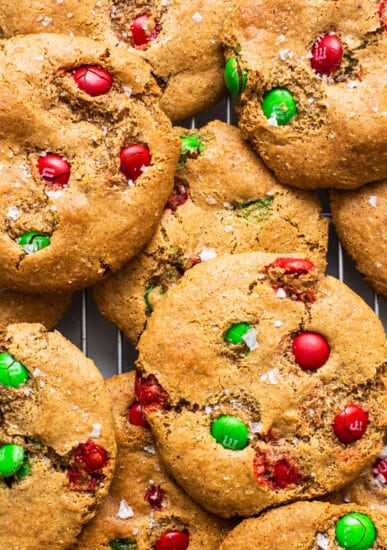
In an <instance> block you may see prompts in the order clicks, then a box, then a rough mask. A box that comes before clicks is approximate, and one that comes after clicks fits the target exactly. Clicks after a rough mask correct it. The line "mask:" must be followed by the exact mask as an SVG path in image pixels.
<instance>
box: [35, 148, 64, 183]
mask: <svg viewBox="0 0 387 550" xmlns="http://www.w3.org/2000/svg"><path fill="white" fill-rule="evenodd" d="M37 166H38V171H39V174H40V176H41V177H42V178H43V179H44V181H45V182H46V183H49V184H50V185H60V186H61V187H64V186H65V185H67V183H68V181H69V179H70V172H71V167H70V164H69V163H68V162H67V160H66V159H64V158H63V157H61V156H59V155H54V154H51V153H50V154H48V155H44V156H43V157H40V158H39V160H38V163H37Z"/></svg>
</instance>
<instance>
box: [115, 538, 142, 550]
mask: <svg viewBox="0 0 387 550" xmlns="http://www.w3.org/2000/svg"><path fill="white" fill-rule="evenodd" d="M109 548H110V549H111V550H137V544H136V543H135V542H134V541H133V540H130V539H114V540H111V541H110V542H109Z"/></svg>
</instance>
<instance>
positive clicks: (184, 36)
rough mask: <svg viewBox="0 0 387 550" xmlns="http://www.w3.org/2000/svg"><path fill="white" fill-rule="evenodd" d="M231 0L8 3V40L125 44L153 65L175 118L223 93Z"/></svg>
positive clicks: (1, 19)
mask: <svg viewBox="0 0 387 550" xmlns="http://www.w3.org/2000/svg"><path fill="white" fill-rule="evenodd" d="M232 4H233V1H232V0H212V1H207V2H203V1H202V0H191V1H190V2H185V3H182V2H173V1H172V0H156V1H152V2H148V3H147V4H144V2H142V1H141V0H130V1H127V0H126V1H122V0H114V1H113V2H111V1H108V0H101V1H100V2H97V3H96V2H95V0H84V1H83V2H81V3H80V2H79V0H66V1H65V2H44V1H37V0H33V1H27V0H21V3H19V4H18V6H17V9H16V8H15V4H14V3H12V2H10V1H8V0H5V1H4V2H3V3H2V10H1V13H0V28H1V29H2V31H3V33H4V35H5V36H8V37H9V36H13V35H14V34H28V33H41V32H47V31H49V32H60V33H64V34H69V33H73V34H75V35H84V36H90V37H93V38H97V39H99V40H103V41H106V42H107V43H108V44H109V45H110V46H115V45H116V44H117V43H119V42H122V43H123V45H124V46H125V47H126V48H127V49H130V50H132V51H135V52H136V53H137V54H138V55H139V56H141V57H142V58H144V59H145V60H146V61H147V62H149V63H150V65H151V67H152V72H153V74H154V76H155V77H156V78H157V81H158V83H159V85H160V86H161V88H162V91H163V93H162V97H161V107H162V108H163V109H164V111H165V112H166V113H167V115H168V116H169V117H170V118H171V119H172V120H180V119H183V118H186V117H189V116H192V115H195V114H196V113H199V112H200V111H204V110H205V109H208V108H209V107H211V106H212V105H214V104H215V103H216V102H217V101H219V100H220V99H221V98H222V97H223V96H224V95H225V94H226V88H225V85H224V80H223V70H224V56H223V49H222V45H221V43H220V31H221V27H222V25H223V21H224V18H225V17H226V15H227V14H228V12H229V10H230V9H231V5H232Z"/></svg>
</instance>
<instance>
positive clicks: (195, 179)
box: [93, 121, 328, 343]
mask: <svg viewBox="0 0 387 550" xmlns="http://www.w3.org/2000/svg"><path fill="white" fill-rule="evenodd" d="M177 132H178V134H179V135H180V139H181V142H182V150H181V159H180V162H179V165H178V169H177V172H176V175H175V188H174V190H173V192H172V195H171V196H170V198H169V200H168V201H167V204H166V206H165V209H164V214H163V217H162V219H161V222H160V225H159V227H158V229H157V230H156V233H155V234H154V236H153V238H152V239H151V241H150V242H149V243H148V245H147V246H146V247H145V248H144V249H143V250H142V251H141V252H140V253H139V254H138V255H137V256H136V258H135V259H134V260H132V261H131V262H130V263H129V264H128V265H127V266H125V267H124V268H123V269H122V270H120V271H119V272H117V273H115V274H114V275H113V276H111V277H109V278H107V279H106V280H105V281H103V282H102V283H101V284H99V285H97V286H95V287H94V290H93V295H94V298H95V300H96V302H97V304H98V306H99V308H100V310H101V312H102V313H103V315H105V316H106V317H107V318H108V319H109V320H110V321H111V322H113V323H114V324H116V325H117V326H119V327H120V329H121V330H122V331H123V332H124V333H125V334H126V335H127V337H128V338H129V339H130V340H131V341H132V342H133V343H136V341H137V340H138V337H139V335H140V334H141V332H142V331H143V330H144V327H145V325H146V321H147V318H148V317H149V316H150V315H151V312H152V310H153V309H154V308H155V307H156V305H157V303H158V302H159V299H160V297H161V296H163V295H164V293H165V292H166V290H167V289H168V288H169V287H171V286H173V285H174V284H176V282H177V280H178V279H179V278H180V277H181V276H182V274H183V273H184V272H185V271H186V270H187V269H189V268H191V267H193V266H194V265H196V264H197V263H199V262H201V261H204V260H206V259H208V258H210V257H213V256H216V255H222V254H232V253H238V252H247V251H251V250H261V251H264V252H281V251H286V252H287V251H288V250H294V251H298V252H299V253H301V254H307V255H308V254H309V255H310V256H311V258H312V259H313V261H315V262H316V263H317V264H318V265H319V266H320V267H322V268H324V267H325V264H326V251H327V240H328V223H327V220H326V219H323V218H322V217H321V206H320V203H319V200H318V198H317V196H316V195H315V194H314V193H312V192H308V191H299V190H294V189H291V188H288V187H285V186H283V185H281V184H279V183H278V182H277V181H276V180H275V178H274V177H273V175H272V173H271V172H270V171H269V170H268V169H267V168H266V167H265V165H264V164H263V162H262V161H261V160H260V159H259V158H258V157H257V156H256V155H255V154H254V152H253V151H252V150H251V149H250V147H249V146H248V145H247V144H246V143H245V142H244V141H243V140H242V137H241V135H240V131H239V130H238V129H237V128H235V127H234V126H230V125H228V124H225V123H223V122H220V121H213V122H210V123H209V124H207V125H206V126H204V127H203V128H201V129H199V130H192V131H190V130H184V129H182V128H180V129H178V130H177Z"/></svg>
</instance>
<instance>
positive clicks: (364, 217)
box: [330, 180, 387, 298]
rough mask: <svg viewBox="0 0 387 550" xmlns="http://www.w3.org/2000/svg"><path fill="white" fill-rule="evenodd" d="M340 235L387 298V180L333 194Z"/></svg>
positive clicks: (368, 278)
mask: <svg viewBox="0 0 387 550" xmlns="http://www.w3.org/2000/svg"><path fill="white" fill-rule="evenodd" d="M330 202H331V211H332V218H333V222H334V224H335V226H336V230H337V233H338V235H339V238H340V240H341V242H342V244H343V246H344V248H345V250H346V252H347V253H348V254H349V256H350V257H351V258H352V259H353V260H354V262H355V264H356V267H357V269H358V270H359V271H360V272H361V273H362V274H363V275H364V276H365V278H366V279H367V282H368V283H369V284H370V285H371V286H372V287H373V288H374V289H375V290H376V292H379V293H380V294H381V295H382V296H384V297H385V298H387V253H386V250H387V224H386V221H387V180H384V181H380V182H378V183H373V184H370V185H364V186H363V187H361V188H360V189H357V190H355V191H332V192H331V193H330Z"/></svg>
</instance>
